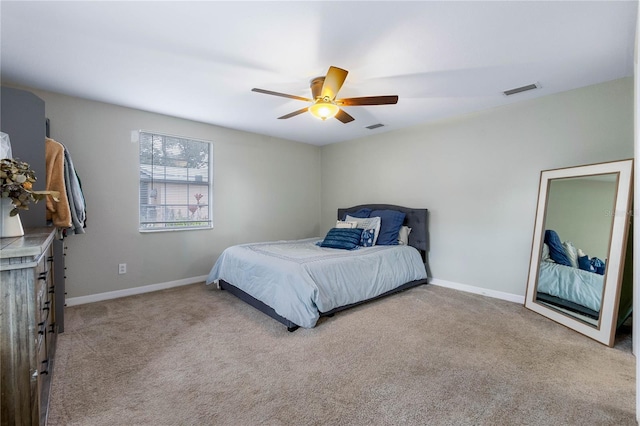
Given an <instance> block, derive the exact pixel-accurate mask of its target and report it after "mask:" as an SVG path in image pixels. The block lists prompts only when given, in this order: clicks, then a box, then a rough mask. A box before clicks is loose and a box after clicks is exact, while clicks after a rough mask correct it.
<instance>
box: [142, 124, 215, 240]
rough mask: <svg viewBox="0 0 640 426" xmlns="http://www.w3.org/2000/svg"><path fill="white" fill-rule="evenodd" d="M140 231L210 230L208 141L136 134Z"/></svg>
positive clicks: (209, 158) (210, 185) (210, 151)
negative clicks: (138, 154) (138, 147)
mask: <svg viewBox="0 0 640 426" xmlns="http://www.w3.org/2000/svg"><path fill="white" fill-rule="evenodd" d="M138 142H139V145H140V227H139V229H140V231H141V232H151V231H175V230H186V229H203V228H205V229H206V228H211V227H212V221H211V216H212V215H211V210H212V208H211V207H212V206H211V199H212V192H213V191H212V176H213V174H212V172H211V171H212V159H213V144H212V143H211V142H206V141H200V140H194V139H187V138H182V137H178V136H169V135H162V134H157V133H148V132H143V131H141V132H139V136H138Z"/></svg>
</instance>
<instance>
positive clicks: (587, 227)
mask: <svg viewBox="0 0 640 426" xmlns="http://www.w3.org/2000/svg"><path fill="white" fill-rule="evenodd" d="M617 184H618V174H617V173H609V174H604V175H594V176H583V177H576V178H563V179H552V180H550V181H549V189H548V194H547V209H546V216H545V227H544V228H545V229H544V243H543V246H542V255H541V258H540V268H539V271H538V283H537V288H536V290H537V291H536V301H537V302H538V303H543V304H546V305H547V306H548V307H549V308H551V309H557V310H559V311H561V312H563V313H565V314H567V315H570V316H573V317H575V318H576V319H577V320H580V321H583V322H585V323H586V324H590V325H592V326H594V327H597V325H598V321H599V319H600V305H601V302H602V295H603V292H604V275H605V271H606V259H607V257H608V252H609V242H610V240H611V225H612V223H613V215H612V212H613V210H614V202H615V196H616V189H617Z"/></svg>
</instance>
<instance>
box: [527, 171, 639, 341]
mask: <svg viewBox="0 0 640 426" xmlns="http://www.w3.org/2000/svg"><path fill="white" fill-rule="evenodd" d="M603 174H617V177H618V178H617V185H616V188H617V191H616V194H615V198H614V206H615V207H614V211H613V212H610V213H611V214H612V216H613V220H612V226H611V237H610V241H609V253H608V258H607V261H606V265H607V266H606V271H605V276H604V284H603V295H602V299H601V300H602V301H601V303H600V315H599V318H598V325H597V326H593V325H590V324H588V323H586V322H584V321H581V320H579V319H577V318H575V317H573V316H570V315H569V314H565V313H563V312H562V311H560V310H556V309H553V308H551V307H549V306H548V305H546V304H543V303H539V302H538V301H537V298H536V294H537V283H538V272H539V269H540V260H541V253H542V246H543V243H544V232H545V219H546V211H547V200H548V193H549V185H550V183H551V180H552V179H562V178H575V177H586V176H595V175H603ZM632 175H633V160H622V161H613V162H608V163H599V164H591V165H586V166H577V167H568V168H563V169H554V170H543V171H542V172H541V173H540V187H539V191H538V208H537V210H536V219H535V227H534V233H533V243H532V247H531V261H530V264H529V277H528V280H527V291H526V295H525V301H524V306H525V307H526V308H528V309H531V310H532V311H535V312H537V313H539V314H540V315H544V316H545V317H547V318H550V319H552V320H553V321H556V322H557V323H560V324H562V325H564V326H566V327H569V328H571V329H573V330H575V331H577V332H579V333H582V334H584V335H586V336H588V337H590V338H592V339H594V340H596V341H598V342H600V343H602V344H605V345H607V346H610V347H611V346H613V342H614V339H615V331H616V324H617V317H618V304H619V301H620V289H621V285H622V272H623V269H624V260H625V259H624V257H625V250H626V244H627V234H628V230H629V222H630V216H631V212H630V206H631V199H632V195H633V194H632V189H633V187H632Z"/></svg>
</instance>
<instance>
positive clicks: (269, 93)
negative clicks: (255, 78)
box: [251, 87, 311, 102]
mask: <svg viewBox="0 0 640 426" xmlns="http://www.w3.org/2000/svg"><path fill="white" fill-rule="evenodd" d="M251 91H252V92H258V93H264V94H265V95H273V96H281V97H283V98H289V99H296V100H299V101H305V102H311V99H309V98H303V97H302V96H295V95H287V94H286V93H280V92H272V91H271V90H265V89H257V88H255V87H254V88H253V89H251Z"/></svg>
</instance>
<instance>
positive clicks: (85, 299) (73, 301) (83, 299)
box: [65, 275, 207, 306]
mask: <svg viewBox="0 0 640 426" xmlns="http://www.w3.org/2000/svg"><path fill="white" fill-rule="evenodd" d="M206 279H207V276H206V275H202V276H200V277H191V278H184V279H181V280H176V281H168V282H165V283H159V284H150V285H144V286H141V287H133V288H126V289H124V290H116V291H107V292H105V293H98V294H90V295H88V296H79V297H70V298H68V299H67V300H66V301H65V303H66V305H67V306H74V305H84V304H85V303H93V302H101V301H103V300H110V299H117V298H119V297H127V296H133V295H136V294H142V293H151V292H152V291H158V290H166V289H168V288H173V287H180V286H183V285H189V284H195V283H200V282H204V280H206Z"/></svg>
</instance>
